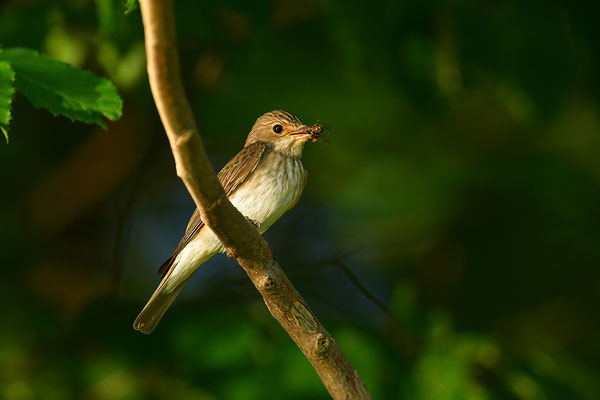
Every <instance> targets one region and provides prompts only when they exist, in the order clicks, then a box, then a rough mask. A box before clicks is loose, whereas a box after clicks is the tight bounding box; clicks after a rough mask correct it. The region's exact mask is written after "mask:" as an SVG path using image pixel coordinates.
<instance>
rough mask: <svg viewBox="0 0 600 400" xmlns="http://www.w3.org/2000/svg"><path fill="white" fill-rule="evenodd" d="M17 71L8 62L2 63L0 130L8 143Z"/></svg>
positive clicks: (0, 67) (0, 63)
mask: <svg viewBox="0 0 600 400" xmlns="http://www.w3.org/2000/svg"><path fill="white" fill-rule="evenodd" d="M14 80H15V71H13V69H12V68H11V67H10V64H9V63H8V62H6V61H0V130H2V133H3V134H4V137H5V138H6V141H7V142H8V125H9V124H10V110H11V104H12V99H13V95H14V94H15V87H14V84H13V82H14Z"/></svg>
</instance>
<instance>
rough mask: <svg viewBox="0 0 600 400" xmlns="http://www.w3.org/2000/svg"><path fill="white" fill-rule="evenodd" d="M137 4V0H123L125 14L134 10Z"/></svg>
mask: <svg viewBox="0 0 600 400" xmlns="http://www.w3.org/2000/svg"><path fill="white" fill-rule="evenodd" d="M137 6H138V2H137V0H127V1H126V2H125V15H127V14H129V13H130V12H132V11H135V10H136V9H137Z"/></svg>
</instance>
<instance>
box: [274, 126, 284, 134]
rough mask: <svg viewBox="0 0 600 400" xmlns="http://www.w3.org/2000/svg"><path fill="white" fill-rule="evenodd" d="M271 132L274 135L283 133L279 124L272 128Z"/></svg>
mask: <svg viewBox="0 0 600 400" xmlns="http://www.w3.org/2000/svg"><path fill="white" fill-rule="evenodd" d="M273 132H275V133H281V132H283V126H281V125H279V124H277V125H274V126H273Z"/></svg>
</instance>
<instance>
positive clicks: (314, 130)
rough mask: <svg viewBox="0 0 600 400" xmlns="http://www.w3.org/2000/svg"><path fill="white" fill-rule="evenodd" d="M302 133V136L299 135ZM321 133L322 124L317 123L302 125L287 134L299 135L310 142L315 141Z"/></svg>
mask: <svg viewBox="0 0 600 400" xmlns="http://www.w3.org/2000/svg"><path fill="white" fill-rule="evenodd" d="M300 135H302V136H300ZM322 135H323V126H321V125H319V124H318V123H316V124H314V125H313V126H303V127H302V128H301V129H299V130H297V131H294V132H291V133H289V136H300V137H301V138H306V139H307V140H310V141H311V142H316V141H317V140H318V139H319V138H320V137H321V136H322Z"/></svg>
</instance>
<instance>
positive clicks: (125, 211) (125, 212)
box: [109, 158, 148, 297]
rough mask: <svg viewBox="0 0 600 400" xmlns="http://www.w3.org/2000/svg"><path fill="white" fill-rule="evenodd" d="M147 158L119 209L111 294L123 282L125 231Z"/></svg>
mask: <svg viewBox="0 0 600 400" xmlns="http://www.w3.org/2000/svg"><path fill="white" fill-rule="evenodd" d="M147 159H148V158H146V159H145V160H144V161H143V162H142V166H140V167H139V168H138V171H137V174H136V176H135V177H134V178H133V182H132V184H131V189H130V190H129V194H128V195H127V199H125V204H124V205H123V207H122V208H121V210H119V212H118V215H117V232H116V234H115V242H114V244H113V256H112V260H111V273H110V281H109V290H110V294H111V295H112V296H113V297H114V296H116V295H117V292H118V290H119V286H120V283H121V279H122V276H123V264H124V263H123V249H124V248H125V242H126V238H125V231H126V227H127V221H128V220H129V218H130V216H131V211H132V209H133V204H134V202H135V199H136V197H137V194H138V193H139V188H140V186H141V183H142V178H143V174H144V171H145V170H146V168H144V164H146V160H147Z"/></svg>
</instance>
